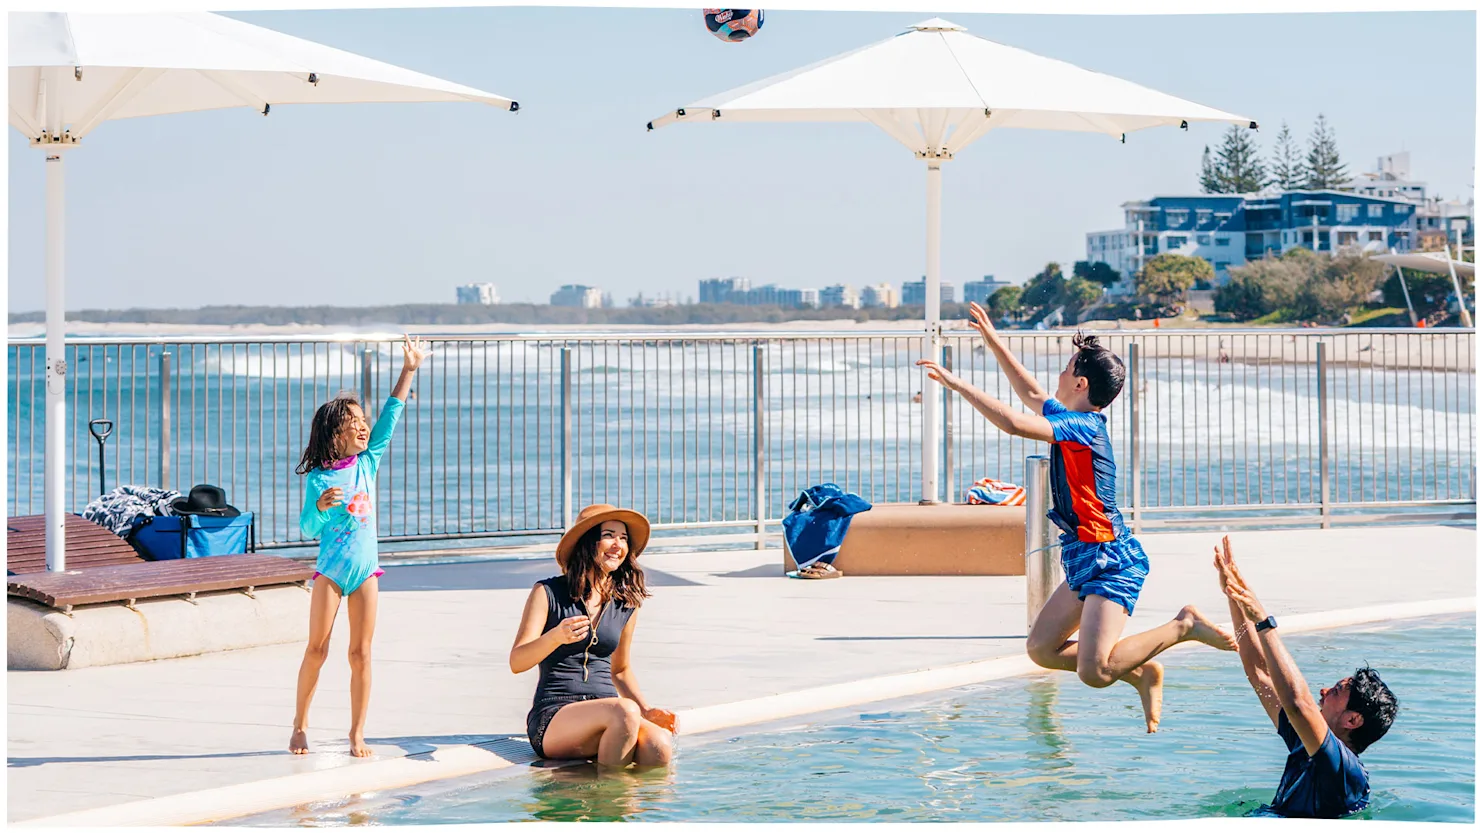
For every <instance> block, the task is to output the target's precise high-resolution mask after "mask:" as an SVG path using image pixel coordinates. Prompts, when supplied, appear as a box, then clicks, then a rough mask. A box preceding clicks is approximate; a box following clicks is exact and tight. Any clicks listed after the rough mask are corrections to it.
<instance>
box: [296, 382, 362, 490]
mask: <svg viewBox="0 0 1480 833" xmlns="http://www.w3.org/2000/svg"><path fill="white" fill-rule="evenodd" d="M351 405H353V406H355V407H356V408H360V400H359V399H356V398H355V396H354V394H350V393H341V394H339V395H338V396H336V397H334V398H333V399H330V400H329V401H328V402H325V403H324V404H322V405H320V406H319V409H318V410H317V411H314V414H313V423H312V424H311V425H310V426H309V429H308V448H305V449H303V459H301V460H299V461H298V468H297V469H295V471H297V472H298V473H299V474H308V473H309V472H311V471H313V470H314V469H322V468H328V466H329V464H330V463H332V462H334V461H335V460H338V459H339V458H340V456H341V455H340V454H339V444H338V438H339V429H341V428H343V427H344V424H345V423H346V422H348V421H349V419H350V410H349V408H350V406H351ZM361 410H362V411H363V410H364V409H363V408H361Z"/></svg>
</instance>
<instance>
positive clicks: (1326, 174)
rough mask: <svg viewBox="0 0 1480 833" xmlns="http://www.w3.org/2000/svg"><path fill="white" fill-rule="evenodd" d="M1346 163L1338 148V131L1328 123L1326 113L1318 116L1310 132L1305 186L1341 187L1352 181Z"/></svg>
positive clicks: (1321, 187) (1315, 187) (1306, 156)
mask: <svg viewBox="0 0 1480 833" xmlns="http://www.w3.org/2000/svg"><path fill="white" fill-rule="evenodd" d="M1350 179H1351V178H1350V177H1349V176H1347V174H1346V165H1344V164H1342V162H1341V154H1340V153H1338V152H1337V150H1336V132H1335V131H1333V130H1331V128H1330V126H1328V125H1327V124H1326V116H1325V114H1321V115H1318V116H1316V126H1315V129H1314V130H1312V131H1311V134H1310V150H1309V152H1307V153H1306V155H1305V187H1306V188H1309V189H1311V190H1316V189H1327V188H1340V187H1341V186H1343V185H1345V184H1346V183H1347V182H1349V181H1350Z"/></svg>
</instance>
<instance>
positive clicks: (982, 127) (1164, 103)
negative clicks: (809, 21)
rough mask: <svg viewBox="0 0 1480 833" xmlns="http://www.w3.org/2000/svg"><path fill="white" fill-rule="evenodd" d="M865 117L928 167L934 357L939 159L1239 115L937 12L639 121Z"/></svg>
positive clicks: (935, 440) (927, 442)
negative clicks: (1057, 135)
mask: <svg viewBox="0 0 1480 833" xmlns="http://www.w3.org/2000/svg"><path fill="white" fill-rule="evenodd" d="M692 121H718V122H815V121H823V122H848V121H855V122H868V123H871V124H873V125H875V126H877V127H879V128H880V129H882V130H883V131H884V132H886V133H888V134H889V135H890V136H893V137H894V138H895V139H896V140H898V141H899V142H900V143H901V144H903V145H904V146H905V147H907V148H909V149H910V150H911V151H913V152H914V154H915V157H916V158H918V159H921V160H923V161H924V162H925V166H926V180H925V181H926V210H925V217H926V220H925V223H926V225H925V228H926V235H925V282H926V290H925V330H926V333H927V336H928V337H929V339H930V345H931V346H930V355H931V356H932V357H934V358H936V359H939V357H940V166H941V163H942V162H945V161H947V160H949V159H951V158H952V157H953V156H954V155H955V154H957V153H960V152H961V150H962V149H963V148H965V147H966V146H967V145H969V144H971V143H972V142H975V141H976V140H978V139H980V138H982V137H983V136H985V135H986V134H987V133H989V132H991V131H993V130H998V129H1001V128H1005V127H1014V128H1029V129H1036V130H1069V131H1078V132H1089V133H1104V134H1107V135H1110V136H1114V137H1116V138H1120V139H1122V140H1123V139H1124V137H1125V134H1126V133H1129V132H1131V131H1135V130H1141V129H1143V128H1147V127H1157V126H1160V125H1173V126H1177V125H1181V126H1186V124H1187V123H1188V122H1198V121H1202V122H1233V123H1236V124H1246V125H1249V126H1251V127H1253V126H1255V125H1254V124H1253V122H1252V121H1251V120H1250V119H1248V118H1246V117H1244V116H1237V115H1234V114H1232V113H1225V112H1223V111H1221V110H1214V109H1212V108H1211V107H1204V106H1202V105H1201V104H1194V103H1192V102H1190V101H1184V100H1182V99H1180V98H1176V97H1174V96H1170V95H1166V94H1165V93H1159V92H1157V91H1155V90H1151V89H1147V88H1146V87H1142V86H1141V85H1139V84H1133V83H1131V82H1130V81H1123V80H1121V79H1119V78H1113V77H1111V76H1109V75H1104V74H1101V73H1098V72H1091V71H1090V70H1086V69H1081V68H1079V67H1076V66H1073V65H1072V64H1067V63H1064V62H1063V61H1056V60H1054V59H1052V58H1045V57H1043V56H1041V55H1034V54H1033V53H1031V52H1025V51H1023V50H1021V49H1016V48H1014V47H1011V46H1004V45H1003V44H1000V43H993V42H992V41H989V40H985V39H983V38H979V37H976V36H974V35H968V34H966V30H965V29H964V28H962V27H960V26H957V25H955V24H954V23H951V22H949V21H945V20H940V19H934V20H929V21H926V22H924V23H921V24H919V25H916V26H913V27H911V28H910V29H909V30H908V31H906V32H903V33H901V34H899V35H897V36H895V37H893V38H890V39H889V40H885V41H881V42H879V43H875V44H873V45H871V46H865V47H863V48H861V49H857V50H854V51H852V52H848V53H845V54H842V55H838V56H836V57H833V58H828V59H827V60H824V61H820V62H818V63H815V64H812V65H811V66H807V67H803V68H801V69H798V70H793V71H791V72H787V73H783V74H781V75H777V76H775V77H772V78H768V79H765V80H763V81H759V82H756V83H754V84H751V85H749V86H746V87H741V88H739V89H736V90H731V91H730V92H727V93H721V94H719V95H716V96H712V97H710V98H706V99H703V100H701V101H699V102H697V103H695V104H693V105H690V106H688V107H684V108H681V109H678V110H675V111H673V112H671V113H669V114H667V115H665V116H663V117H661V118H658V119H655V120H654V121H652V122H649V123H648V129H649V130H651V129H654V128H657V127H663V126H666V125H669V124H673V123H675V122H692ZM924 406H925V407H924V414H923V419H924V426H923V431H922V434H923V436H924V466H923V469H924V472H923V473H924V478H923V479H924V483H923V486H924V498H925V500H927V501H934V500H936V499H937V498H938V497H939V493H940V491H939V486H938V467H939V462H938V460H939V455H940V452H939V447H940V426H939V424H938V423H939V422H940V417H939V407H940V398H939V397H936V396H929V397H926V398H925V401H924Z"/></svg>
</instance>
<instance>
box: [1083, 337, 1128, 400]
mask: <svg viewBox="0 0 1480 833" xmlns="http://www.w3.org/2000/svg"><path fill="white" fill-rule="evenodd" d="M1074 349H1075V350H1077V351H1079V352H1078V353H1076V354H1075V356H1074V375H1075V376H1081V377H1083V378H1084V379H1085V380H1086V381H1088V382H1089V404H1091V405H1093V406H1095V407H1096V408H1104V407H1107V406H1108V405H1109V404H1110V403H1111V402H1114V401H1115V397H1117V396H1119V395H1120V389H1121V388H1123V387H1125V365H1124V364H1123V363H1121V361H1120V357H1119V356H1117V355H1115V354H1114V353H1112V352H1110V348H1109V347H1106V346H1105V345H1103V344H1101V343H1100V340H1099V339H1098V338H1096V337H1095V336H1087V335H1085V334H1084V333H1075V335H1074Z"/></svg>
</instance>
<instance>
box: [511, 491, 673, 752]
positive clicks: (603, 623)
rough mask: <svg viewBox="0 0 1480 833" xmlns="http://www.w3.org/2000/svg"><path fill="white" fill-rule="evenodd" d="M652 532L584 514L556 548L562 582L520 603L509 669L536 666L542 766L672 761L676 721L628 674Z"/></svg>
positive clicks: (535, 723) (641, 521)
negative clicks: (546, 761) (640, 559)
mask: <svg viewBox="0 0 1480 833" xmlns="http://www.w3.org/2000/svg"><path fill="white" fill-rule="evenodd" d="M648 531H649V527H648V520H647V518H645V517H643V516H642V514H641V513H638V512H635V511H633V510H631V509H618V508H616V507H615V506H609V505H607V504H597V505H595V506H587V507H586V508H585V509H582V510H581V513H580V514H579V515H578V516H576V520H575V523H573V524H571V527H570V529H568V530H566V532H565V534H564V535H563V536H561V538H560V543H559V544H558V545H557V546H556V547H555V563H556V564H557V565H559V567H560V572H561V574H560V575H558V576H554V577H552V578H547V579H545V580H543V581H541V582H539V583H538V584H536V585H535V586H534V589H533V590H532V591H531V592H530V594H529V600H528V601H526V602H525V604H524V618H523V619H522V620H521V621H520V623H519V635H518V636H517V637H515V639H514V649H513V650H512V651H510V652H509V668H510V669H511V670H513V672H514V673H515V674H522V673H523V672H525V671H528V670H529V669H531V668H533V667H535V666H536V665H538V666H539V668H540V682H539V686H538V688H536V689H535V693H534V707H533V708H531V709H530V710H529V717H528V718H527V719H526V728H527V729H528V732H529V745H530V746H532V747H534V753H535V755H537V756H539V757H541V758H554V759H577V758H595V759H596V762H597V763H598V764H601V765H603V766H610V767H625V766H627V765H628V764H633V763H635V764H637V765H638V766H642V767H649V766H667V764H668V761H669V760H670V759H671V758H672V757H673V734H674V732H676V731H677V720H676V718H675V717H674V715H673V713H672V712H670V711H665V710H663V709H655V708H652V707H650V706H649V705H648V704H647V701H646V700H644V699H643V696H642V692H641V691H639V690H638V688H637V678H636V675H635V674H634V673H633V671H632V666H631V656H632V654H631V650H632V634H633V632H634V631H635V630H636V629H637V608H639V607H640V606H641V605H642V600H643V599H645V598H647V596H648V595H649V594H648V592H647V587H646V585H645V582H644V579H643V575H642V568H641V567H639V566H637V556H638V555H640V554H641V553H642V550H643V548H644V547H646V546H647V542H648Z"/></svg>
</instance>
